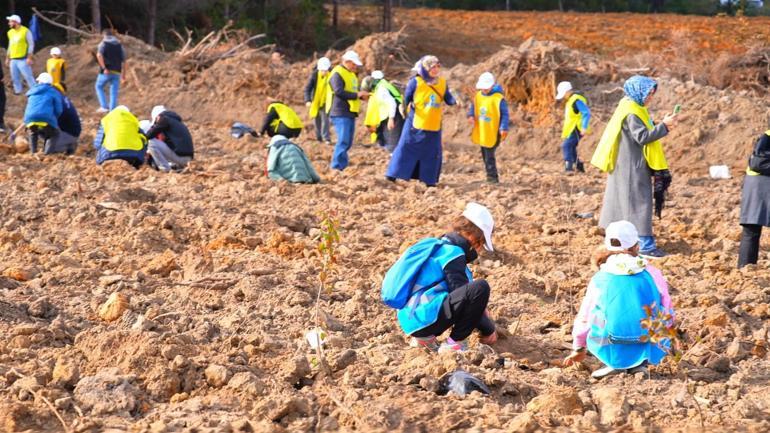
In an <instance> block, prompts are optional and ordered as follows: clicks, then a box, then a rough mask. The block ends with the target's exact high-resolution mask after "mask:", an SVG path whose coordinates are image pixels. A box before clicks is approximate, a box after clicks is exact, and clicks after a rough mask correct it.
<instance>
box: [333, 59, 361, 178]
mask: <svg viewBox="0 0 770 433" xmlns="http://www.w3.org/2000/svg"><path fill="white" fill-rule="evenodd" d="M359 66H363V63H362V62H361V59H360V58H359V57H358V53H356V52H355V51H348V52H346V53H345V54H344V55H343V56H342V64H341V65H337V66H335V67H334V69H332V72H331V76H330V77H329V87H328V88H327V91H326V111H328V112H329V117H331V120H332V124H333V125H334V131H335V132H336V133H337V144H336V145H335V146H334V153H333V154H332V161H331V164H330V166H331V168H332V169H334V170H339V171H342V170H344V169H345V168H346V167H347V166H348V163H349V159H348V150H350V147H351V146H352V145H353V134H355V128H356V117H358V112H359V111H360V110H361V100H362V99H364V100H365V99H367V98H368V97H369V92H365V91H362V90H360V88H359V85H358V76H357V75H356V71H357V70H358V67H359Z"/></svg>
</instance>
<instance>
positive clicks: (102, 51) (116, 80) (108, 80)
mask: <svg viewBox="0 0 770 433" xmlns="http://www.w3.org/2000/svg"><path fill="white" fill-rule="evenodd" d="M103 33H104V39H102V41H101V42H100V43H99V47H98V49H97V52H96V61H97V62H99V76H98V77H96V97H97V98H98V99H99V109H98V110H96V112H97V113H107V112H109V111H111V110H112V109H114V108H115V107H117V106H118V95H119V93H120V83H121V82H125V81H126V80H125V74H123V72H124V70H125V69H126V53H125V51H123V46H122V45H121V44H120V41H118V38H116V37H115V36H114V35H113V34H112V30H110V29H104V32H103ZM108 84H109V86H110V102H109V104H108V103H107V97H106V96H105V95H104V86H106V85H108Z"/></svg>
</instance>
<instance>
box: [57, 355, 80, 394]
mask: <svg viewBox="0 0 770 433" xmlns="http://www.w3.org/2000/svg"><path fill="white" fill-rule="evenodd" d="M78 379H80V369H79V368H78V364H77V363H76V362H75V361H74V360H72V359H69V358H65V357H60V358H59V359H57V360H56V365H54V367H53V379H52V380H51V382H52V383H54V384H57V385H60V386H64V387H71V386H74V385H75V384H76V383H77V381H78Z"/></svg>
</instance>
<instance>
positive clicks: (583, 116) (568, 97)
mask: <svg viewBox="0 0 770 433" xmlns="http://www.w3.org/2000/svg"><path fill="white" fill-rule="evenodd" d="M556 100H557V101H561V100H565V103H564V125H563V127H562V131H561V138H562V140H564V141H563V142H562V144H561V151H562V155H563V156H564V171H565V172H574V171H575V170H577V171H580V172H583V171H585V167H584V166H583V161H581V160H580V158H578V154H577V146H578V143H580V139H581V138H583V136H584V135H585V134H587V133H588V131H589V122H590V121H591V110H590V109H589V108H588V99H586V97H585V96H583V95H582V94H581V93H580V92H577V91H576V90H575V89H573V88H572V83H570V82H569V81H562V82H561V83H559V85H558V86H557V87H556Z"/></svg>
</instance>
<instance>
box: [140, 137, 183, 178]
mask: <svg viewBox="0 0 770 433" xmlns="http://www.w3.org/2000/svg"><path fill="white" fill-rule="evenodd" d="M147 153H149V154H150V156H152V160H153V161H155V165H156V166H157V167H158V170H160V171H169V170H171V169H172V168H184V167H186V166H187V163H188V162H190V161H192V158H191V157H189V156H179V155H177V154H176V153H174V151H173V150H171V148H170V147H168V145H167V144H166V143H164V142H163V141H161V140H158V139H157V138H153V139H151V140H150V142H149V144H148V145H147Z"/></svg>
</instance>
